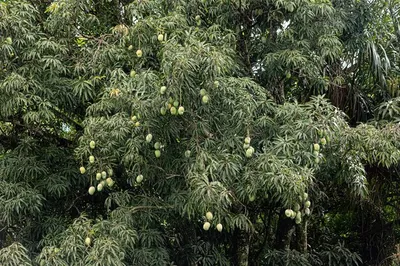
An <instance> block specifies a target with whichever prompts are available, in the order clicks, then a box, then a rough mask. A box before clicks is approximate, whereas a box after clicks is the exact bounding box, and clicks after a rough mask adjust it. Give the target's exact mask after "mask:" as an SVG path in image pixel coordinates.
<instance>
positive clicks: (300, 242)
mask: <svg viewBox="0 0 400 266" xmlns="http://www.w3.org/2000/svg"><path fill="white" fill-rule="evenodd" d="M307 223H308V222H307V220H306V217H304V218H303V222H302V223H301V224H298V225H297V226H296V237H297V241H296V249H297V250H298V251H299V252H301V253H306V252H307Z"/></svg>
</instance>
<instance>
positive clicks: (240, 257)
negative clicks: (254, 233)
mask: <svg viewBox="0 0 400 266" xmlns="http://www.w3.org/2000/svg"><path fill="white" fill-rule="evenodd" d="M250 238H251V235H250V233H249V232H246V231H243V230H240V229H236V231H235V265H236V266H248V265H249V246H250Z"/></svg>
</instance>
